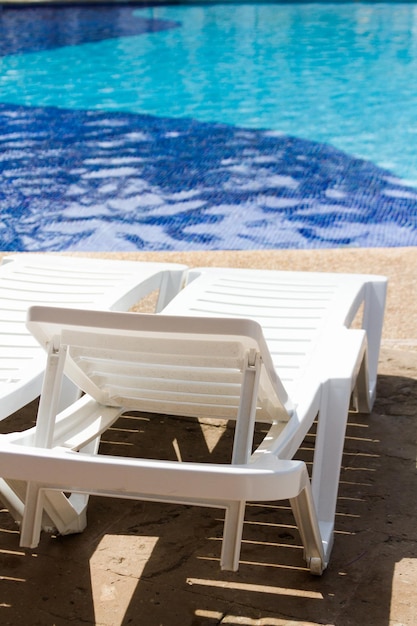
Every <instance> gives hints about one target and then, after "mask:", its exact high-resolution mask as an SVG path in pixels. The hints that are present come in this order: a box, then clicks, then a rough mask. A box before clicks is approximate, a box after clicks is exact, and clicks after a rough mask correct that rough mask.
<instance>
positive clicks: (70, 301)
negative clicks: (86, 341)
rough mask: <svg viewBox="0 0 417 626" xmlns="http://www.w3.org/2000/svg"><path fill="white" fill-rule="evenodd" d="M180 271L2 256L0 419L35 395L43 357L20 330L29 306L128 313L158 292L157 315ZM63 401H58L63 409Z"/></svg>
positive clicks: (145, 265)
mask: <svg viewBox="0 0 417 626" xmlns="http://www.w3.org/2000/svg"><path fill="white" fill-rule="evenodd" d="M184 271H185V266H181V265H177V264H170V263H136V262H126V261H113V260H101V259H93V258H80V257H74V256H61V255H50V254H45V255H35V254H21V255H14V256H10V257H5V259H4V261H3V263H2V264H1V265H0V337H1V347H0V419H4V418H5V417H7V416H9V415H11V414H12V413H14V412H15V411H17V410H18V409H20V408H21V407H23V406H25V405H26V404H28V403H29V402H31V401H32V400H34V399H35V398H36V397H37V396H39V394H40V390H41V385H42V376H43V371H44V367H45V361H46V358H45V353H44V350H42V348H41V347H40V346H39V344H38V343H37V342H36V341H35V340H34V339H33V337H32V336H31V334H30V332H29V331H28V330H27V328H26V325H25V322H26V312H27V309H28V307H29V306H31V305H35V304H42V305H53V306H64V307H74V308H82V309H87V308H90V309H110V310H119V311H127V310H128V309H129V308H130V307H131V306H133V305H134V304H135V303H136V302H138V301H139V300H140V299H141V298H143V297H145V296H146V295H147V294H148V293H150V292H152V291H154V290H158V289H159V302H158V305H157V308H158V310H160V309H161V308H163V307H164V306H165V304H167V303H168V302H169V300H170V299H171V298H172V297H173V296H174V295H175V294H176V293H177V292H178V291H179V289H180V288H181V286H182V281H183V278H184ZM69 391H70V390H69V389H68V392H69ZM72 399H73V398H71V401H72ZM68 400H69V398H67V399H65V398H63V404H65V403H66V402H67V401H68Z"/></svg>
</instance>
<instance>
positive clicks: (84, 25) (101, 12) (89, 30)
mask: <svg viewBox="0 0 417 626" xmlns="http://www.w3.org/2000/svg"><path fill="white" fill-rule="evenodd" d="M134 10H135V8H134V7H132V6H126V7H124V6H117V13H115V8H114V6H111V5H109V6H105V5H101V6H99V7H98V6H85V5H84V6H80V7H78V8H77V6H58V7H54V6H36V7H33V8H30V7H24V10H23V9H22V7H11V6H5V5H0V33H1V37H0V56H4V55H9V54H21V53H26V52H40V51H41V50H50V49H53V48H59V47H61V46H76V45H80V44H84V43H93V42H97V41H103V40H104V39H115V38H118V37H128V36H133V35H141V34H143V33H152V32H153V33H154V32H157V31H161V30H167V29H169V28H176V27H177V26H178V22H175V21H172V20H162V19H146V18H143V17H139V16H137V15H135V14H134Z"/></svg>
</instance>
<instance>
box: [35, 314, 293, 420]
mask: <svg viewBox="0 0 417 626" xmlns="http://www.w3.org/2000/svg"><path fill="white" fill-rule="evenodd" d="M27 326H28V328H29V330H30V331H31V332H32V334H33V335H34V336H35V337H36V339H37V340H38V341H39V343H40V344H41V345H43V346H44V347H45V348H47V347H48V346H53V349H54V351H58V350H60V349H61V350H64V351H65V357H63V358H65V365H64V372H65V374H66V375H67V376H68V377H69V378H70V379H71V380H72V381H73V382H74V383H75V384H76V385H77V386H78V387H80V388H81V389H82V390H83V391H85V392H86V393H88V394H89V395H91V396H92V397H93V398H94V399H96V400H97V401H98V402H100V403H101V404H104V405H107V406H119V407H123V408H126V409H133V410H141V411H145V412H152V413H155V412H156V413H166V414H174V415H188V416H197V417H204V416H210V417H219V418H227V419H229V418H230V419H235V418H236V417H237V411H238V409H239V406H240V404H241V397H242V381H243V378H244V375H245V371H246V370H247V369H248V368H249V369H250V368H253V367H259V369H260V372H259V387H258V393H257V396H258V407H257V411H258V416H259V418H260V419H264V420H267V421H273V420H278V419H281V420H287V419H288V415H289V413H290V412H291V404H290V401H289V399H288V397H287V394H286V392H285V390H284V388H283V386H282V384H281V382H280V380H279V379H278V377H277V375H276V373H275V369H274V367H273V364H272V361H271V357H270V355H269V351H268V349H267V346H266V344H265V340H264V338H263V334H262V329H261V327H260V326H259V324H258V323H256V322H254V321H252V320H245V319H239V320H235V319H230V318H228V319H219V318H203V317H198V318H189V317H179V316H165V315H144V314H139V313H135V314H131V313H115V312H103V311H75V310H71V309H61V308H59V309H58V308H52V307H32V308H31V309H30V310H29V312H28V321H27Z"/></svg>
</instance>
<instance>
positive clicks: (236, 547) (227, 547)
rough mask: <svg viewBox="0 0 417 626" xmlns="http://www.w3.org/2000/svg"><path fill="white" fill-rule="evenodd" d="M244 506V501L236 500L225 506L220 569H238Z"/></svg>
mask: <svg viewBox="0 0 417 626" xmlns="http://www.w3.org/2000/svg"><path fill="white" fill-rule="evenodd" d="M245 507H246V502H244V501H236V502H231V503H229V505H228V506H227V508H226V515H225V520H224V531H223V543H222V552H221V556H220V567H221V569H222V570H228V571H231V572H237V570H238V569H239V558H240V546H241V543H242V533H243V521H244V517H245Z"/></svg>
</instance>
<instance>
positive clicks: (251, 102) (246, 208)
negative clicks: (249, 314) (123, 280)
mask: <svg viewBox="0 0 417 626" xmlns="http://www.w3.org/2000/svg"><path fill="white" fill-rule="evenodd" d="M51 23H52V24H53V28H51ZM0 30H1V37H0V149H1V151H0V211H1V215H2V218H3V219H2V223H1V224H0V249H3V250H65V249H72V250H103V249H106V250H134V249H144V250H146V249H147V250H158V249H159V250H185V249H225V248H226V249H251V248H252V249H254V248H288V247H294V248H313V247H339V246H405V245H416V244H417V227H416V215H417V210H416V209H417V150H416V148H415V139H416V137H417V6H416V5H414V4H411V3H410V4H365V3H364V4H361V3H354V4H349V3H347V4H334V5H332V4H288V5H286V4H271V3H268V4H264V5H262V4H242V5H236V4H225V5H217V4H213V5H184V6H179V5H176V6H158V7H156V6H155V7H145V8H139V7H137V6H133V5H126V6H123V5H114V6H110V5H103V6H100V5H98V6H91V7H88V6H85V7H81V6H74V7H63V6H61V7H37V8H25V9H22V8H18V9H16V8H7V7H6V6H4V7H3V10H0Z"/></svg>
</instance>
